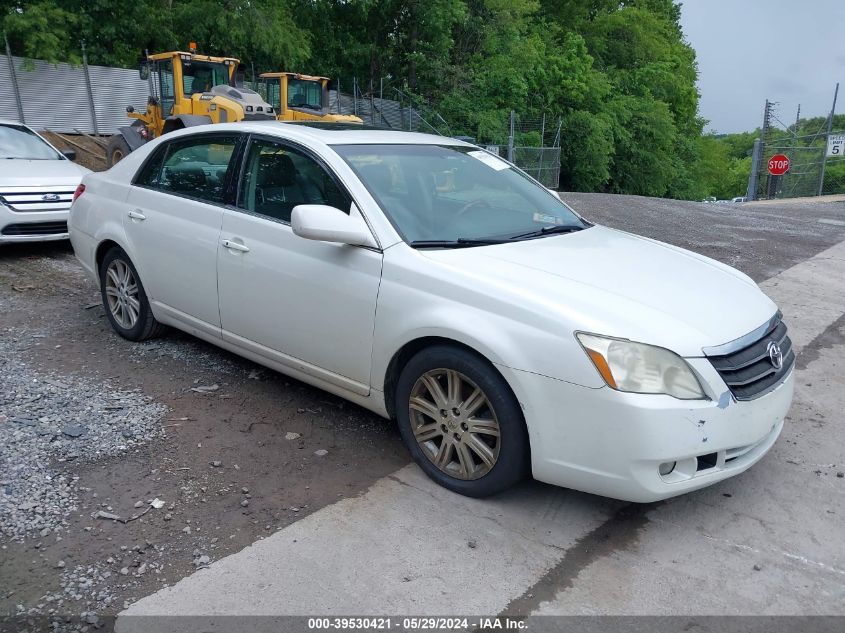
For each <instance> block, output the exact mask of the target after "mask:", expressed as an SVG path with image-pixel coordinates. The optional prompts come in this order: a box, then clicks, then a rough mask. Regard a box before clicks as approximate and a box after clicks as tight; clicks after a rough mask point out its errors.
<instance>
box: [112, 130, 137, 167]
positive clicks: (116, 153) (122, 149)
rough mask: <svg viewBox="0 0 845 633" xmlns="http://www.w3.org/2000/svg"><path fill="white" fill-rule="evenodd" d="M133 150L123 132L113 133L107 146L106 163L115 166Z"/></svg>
mask: <svg viewBox="0 0 845 633" xmlns="http://www.w3.org/2000/svg"><path fill="white" fill-rule="evenodd" d="M131 151H132V150H131V149H129V143H127V142H126V139H125V138H123V136H122V135H121V134H115V135H113V136H112V137H111V138H110V139H109V143H108V146H107V147H106V165H107V166H108V167H114V166H115V165H116V164H117V163H119V162H120V161H121V160H123V159H124V158H125V157H126V155H127V154H129V152H131Z"/></svg>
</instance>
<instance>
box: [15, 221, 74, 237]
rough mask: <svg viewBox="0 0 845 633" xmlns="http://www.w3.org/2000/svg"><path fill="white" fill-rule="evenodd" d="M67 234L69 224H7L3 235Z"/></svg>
mask: <svg viewBox="0 0 845 633" xmlns="http://www.w3.org/2000/svg"><path fill="white" fill-rule="evenodd" d="M64 233H67V222H32V223H27V224H7V225H6V226H4V227H3V235H10V236H12V235H15V236H21V235H61V234H64Z"/></svg>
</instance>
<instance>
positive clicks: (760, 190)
mask: <svg viewBox="0 0 845 633" xmlns="http://www.w3.org/2000/svg"><path fill="white" fill-rule="evenodd" d="M838 92H839V87H838V86H837V90H836V94H837V95H838ZM776 106H777V104H776V103H773V102H771V101H766V108H765V113H764V117H763V128H762V136H761V138H759V139H757V140H756V141H755V142H754V150H753V154H752V164H751V175H750V178H749V182H748V197H749V199H751V200H767V199H774V198H800V197H807V196H826V195H837V194H845V130H834V129H833V123H834V113H835V110H836V96H834V102H833V108H832V109H831V112H830V114H829V115H828V117H826V118H825V119H824V120H823V121H822V122H821V125H820V126H819V128H818V130H817V131H816V132H815V133H813V134H798V131H799V120H798V118H797V117H796V122H795V125H794V126H793V125H790V126H785V125H784V124H783V123H781V122H780V119H778V117H777V114H776ZM840 124H841V120H840ZM800 131H801V132H806V131H807V130H806V127H804V128H803V129H801V130H800ZM784 156H785V157H786V159H787V160H788V164H789V167H788V170H787V171H786V173H782V174H781V173H779V172H780V171H782V167H783V164H784V161H783V158H782V157H784ZM770 163H772V165H771V167H774V168H775V169H774V170H772V169H771V167H770ZM778 163H779V164H778ZM778 167H781V169H778ZM772 171H774V172H775V173H774V174H773V173H772Z"/></svg>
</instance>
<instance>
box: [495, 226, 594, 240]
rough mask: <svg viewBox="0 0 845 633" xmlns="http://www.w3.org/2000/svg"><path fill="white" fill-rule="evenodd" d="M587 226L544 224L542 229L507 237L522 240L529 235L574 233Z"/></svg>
mask: <svg viewBox="0 0 845 633" xmlns="http://www.w3.org/2000/svg"><path fill="white" fill-rule="evenodd" d="M585 228H587V227H584V226H571V225H570V226H561V225H558V226H544V227H543V228H542V229H538V230H536V231H529V232H528V233H519V234H518V235H512V236H511V237H510V238H509V239H511V240H524V239H527V238H530V237H542V236H544V235H552V234H554V233H574V232H575V231H581V230H583V229H585Z"/></svg>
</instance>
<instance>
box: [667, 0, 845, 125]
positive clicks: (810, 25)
mask: <svg viewBox="0 0 845 633" xmlns="http://www.w3.org/2000/svg"><path fill="white" fill-rule="evenodd" d="M682 2H683V6H682V18H681V22H682V25H683V28H684V33H685V34H686V36H687V40H688V41H689V43H690V44H691V45H692V47H693V48H694V49H695V52H696V57H697V58H698V69H699V80H698V87H699V91H700V92H701V102H700V105H699V111H700V114H701V116H703V117H704V118H705V119H707V120H708V121H710V123H709V124H708V126H707V128H706V129H707V130H715V131H716V132H742V131H746V130H753V129H754V128H756V127H758V126H760V125H761V124H762V122H763V108H764V106H765V101H766V99H770V100H772V101H777V102H778V103H779V105H778V107H777V111H776V113H777V115H778V117H779V118H780V119H781V120H782V121H783V122H784V123H786V124H791V123H794V121H795V112H796V109H797V108H798V104H799V103H800V104H801V116H802V117H804V116H805V115H807V116H808V117H811V116H826V115H827V113H828V112H829V111H830V106H831V104H832V102H833V89H834V86H835V85H836V82H837V81H838V82H841V83H842V86H841V87H840V91H839V101H838V102H837V106H836V113H837V114H842V113H845V0H682Z"/></svg>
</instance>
